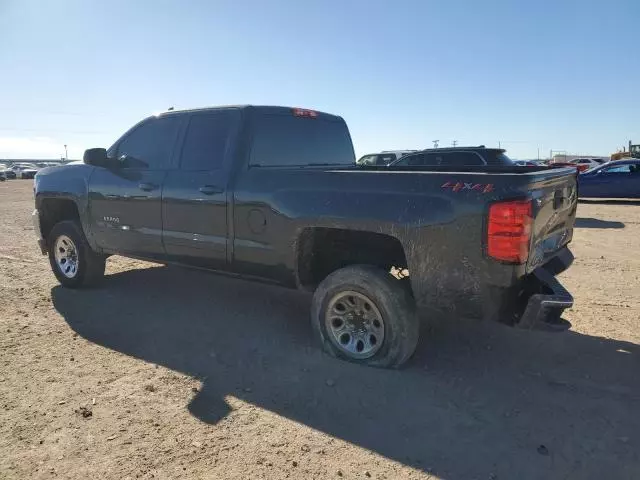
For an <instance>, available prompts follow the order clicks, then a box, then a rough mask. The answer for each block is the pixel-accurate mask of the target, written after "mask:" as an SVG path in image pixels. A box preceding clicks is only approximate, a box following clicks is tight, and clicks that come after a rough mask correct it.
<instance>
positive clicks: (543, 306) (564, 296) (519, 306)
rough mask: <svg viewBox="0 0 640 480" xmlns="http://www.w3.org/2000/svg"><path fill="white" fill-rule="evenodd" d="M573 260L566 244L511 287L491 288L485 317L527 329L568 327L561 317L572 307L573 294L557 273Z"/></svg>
mask: <svg viewBox="0 0 640 480" xmlns="http://www.w3.org/2000/svg"><path fill="white" fill-rule="evenodd" d="M572 263H573V254H572V253H571V251H570V250H569V249H568V248H567V247H565V248H563V249H562V250H561V251H559V252H558V253H557V254H556V255H555V256H554V257H553V258H552V259H550V260H549V261H548V262H547V263H545V264H544V265H542V266H540V267H538V268H536V269H535V270H533V271H532V272H531V273H529V274H528V275H525V276H523V277H521V278H520V279H519V280H518V281H517V282H515V283H514V284H513V285H512V286H510V287H488V288H487V290H486V292H485V295H484V298H483V307H484V308H483V311H484V318H485V319H487V320H494V321H495V320H497V321H499V322H501V323H505V324H507V325H511V326H514V327H517V328H523V329H526V330H547V331H564V330H567V329H568V328H570V327H571V324H570V323H569V322H567V321H566V320H563V319H562V318H561V316H562V313H563V312H564V311H565V310H566V309H567V308H571V307H572V306H573V297H572V296H571V294H570V293H569V292H568V291H567V290H566V289H565V288H564V287H563V286H562V285H561V284H560V282H559V281H558V280H557V279H556V278H555V276H556V275H558V274H559V273H561V272H563V271H565V270H566V269H567V268H569V267H570V266H571V264H572Z"/></svg>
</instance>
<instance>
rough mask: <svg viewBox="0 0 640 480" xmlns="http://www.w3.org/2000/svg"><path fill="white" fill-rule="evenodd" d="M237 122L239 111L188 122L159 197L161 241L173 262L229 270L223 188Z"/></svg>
mask: <svg viewBox="0 0 640 480" xmlns="http://www.w3.org/2000/svg"><path fill="white" fill-rule="evenodd" d="M239 123H240V112H239V110H237V109H220V110H213V111H208V112H197V113H193V114H192V115H191V116H190V118H189V124H188V127H187V131H186V134H185V136H184V141H183V145H182V148H181V152H180V155H179V161H178V162H177V165H176V167H175V168H174V169H172V170H171V171H170V172H169V174H168V175H167V178H166V180H165V184H164V189H163V193H162V217H163V225H164V229H163V240H164V245H165V249H166V252H167V254H168V255H169V257H170V258H172V259H173V260H177V261H180V262H184V263H190V264H195V265H198V266H202V267H207V268H214V269H224V268H225V267H226V265H227V242H228V233H229V229H228V224H227V222H228V218H227V204H228V192H227V183H228V179H229V174H230V169H231V161H232V158H233V156H234V155H233V151H232V150H233V146H234V145H235V141H234V140H235V137H236V131H237V128H238V125H239Z"/></svg>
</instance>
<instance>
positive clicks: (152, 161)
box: [89, 115, 182, 257]
mask: <svg viewBox="0 0 640 480" xmlns="http://www.w3.org/2000/svg"><path fill="white" fill-rule="evenodd" d="M181 123H182V117H180V116H177V115H168V116H161V117H151V118H148V119H147V120H144V121H143V122H141V123H139V124H138V125H137V126H135V127H134V128H133V129H132V130H130V131H129V132H127V133H126V134H125V135H124V136H123V137H122V138H121V139H120V140H119V141H118V143H117V144H116V145H114V146H113V147H112V148H111V149H110V150H109V155H110V156H112V157H114V158H117V159H118V165H117V166H114V167H113V168H109V169H107V168H96V169H95V171H94V172H93V173H92V175H91V178H90V183H89V207H90V212H91V213H90V221H91V231H92V234H93V235H94V236H95V241H96V243H97V244H98V246H99V247H101V248H104V249H107V250H109V251H113V252H117V253H128V254H132V255H139V256H143V257H157V256H162V254H164V247H163V245H162V207H161V196H162V187H163V182H164V179H165V176H166V174H167V169H168V168H169V165H170V163H171V159H172V156H173V153H174V148H175V145H176V141H177V138H178V133H179V131H180V126H181Z"/></svg>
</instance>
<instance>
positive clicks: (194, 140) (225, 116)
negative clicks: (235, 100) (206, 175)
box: [180, 110, 240, 171]
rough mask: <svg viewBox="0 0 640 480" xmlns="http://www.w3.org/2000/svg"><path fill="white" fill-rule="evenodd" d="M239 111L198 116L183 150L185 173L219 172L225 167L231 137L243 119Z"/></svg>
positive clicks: (182, 162) (190, 122)
mask: <svg viewBox="0 0 640 480" xmlns="http://www.w3.org/2000/svg"><path fill="white" fill-rule="evenodd" d="M239 115H240V113H239V112H237V111H235V110H220V111H217V112H211V113H207V114H196V115H193V116H192V117H191V120H190V121H189V128H188V129H187V135H186V137H185V140H184V145H183V147H182V155H181V160H180V169H181V170H191V171H193V170H217V169H219V168H221V167H222V162H223V160H224V155H225V151H226V149H227V140H228V139H229V134H230V132H231V130H232V128H233V127H234V125H235V122H236V120H237V119H238V118H239Z"/></svg>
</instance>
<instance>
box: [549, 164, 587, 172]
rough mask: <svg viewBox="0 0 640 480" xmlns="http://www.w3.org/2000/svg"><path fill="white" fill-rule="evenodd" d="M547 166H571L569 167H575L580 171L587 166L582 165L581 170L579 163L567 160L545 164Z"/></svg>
mask: <svg viewBox="0 0 640 480" xmlns="http://www.w3.org/2000/svg"><path fill="white" fill-rule="evenodd" d="M547 166H548V167H549V168H567V167H571V168H575V169H576V171H577V172H581V171H584V170H586V169H587V168H588V167H587V166H584V167H582V170H580V168H581V166H580V165H576V164H575V163H569V162H551V163H549V164H547Z"/></svg>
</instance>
